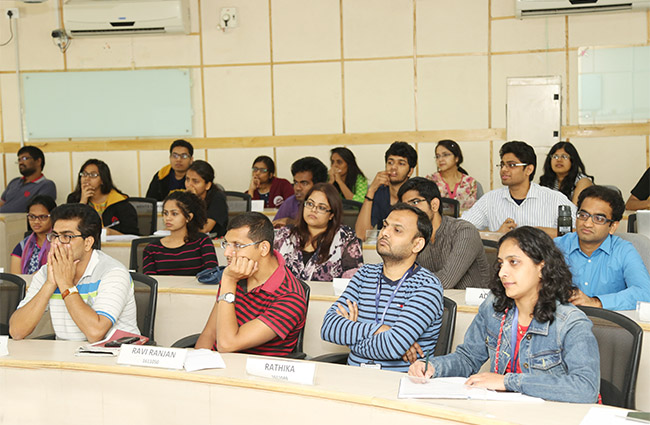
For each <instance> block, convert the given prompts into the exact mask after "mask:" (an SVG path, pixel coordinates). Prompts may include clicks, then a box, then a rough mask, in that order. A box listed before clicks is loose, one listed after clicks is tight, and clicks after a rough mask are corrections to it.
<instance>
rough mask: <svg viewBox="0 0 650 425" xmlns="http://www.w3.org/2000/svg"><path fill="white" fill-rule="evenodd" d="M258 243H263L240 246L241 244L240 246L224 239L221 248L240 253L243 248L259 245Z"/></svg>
mask: <svg viewBox="0 0 650 425" xmlns="http://www.w3.org/2000/svg"><path fill="white" fill-rule="evenodd" d="M258 243H262V241H257V242H251V243H247V244H244V245H240V244H238V243H236V242H234V243H230V242H228V241H227V240H225V239H224V240H222V241H221V248H223V249H228V247H230V248H232V249H234V250H235V251H239V250H240V249H242V248H246V247H247V246H253V245H257V244H258Z"/></svg>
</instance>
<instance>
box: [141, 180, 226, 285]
mask: <svg viewBox="0 0 650 425" xmlns="http://www.w3.org/2000/svg"><path fill="white" fill-rule="evenodd" d="M162 215H163V221H164V223H165V229H166V230H168V231H169V232H170V234H169V236H166V237H164V238H162V239H160V240H159V241H157V242H152V243H150V244H149V245H147V246H146V247H145V248H144V252H143V254H142V269H143V271H144V273H145V274H162V275H176V276H196V274H197V273H199V272H200V271H202V270H205V269H209V268H212V267H217V266H218V265H219V264H218V262H217V253H216V251H215V249H214V244H213V243H212V239H210V237H209V236H207V235H206V234H204V233H201V229H202V228H203V226H205V222H206V210H205V203H204V202H203V200H201V199H200V198H199V197H198V196H196V195H195V194H193V193H191V192H187V191H181V190H177V191H174V192H171V193H170V194H169V195H167V197H166V198H165V200H164V201H163V211H162Z"/></svg>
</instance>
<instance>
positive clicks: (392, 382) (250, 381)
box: [0, 340, 593, 425]
mask: <svg viewBox="0 0 650 425" xmlns="http://www.w3.org/2000/svg"><path fill="white" fill-rule="evenodd" d="M77 346H79V343H78V342H63V341H33V340H32V341H30V340H26V341H10V342H9V352H10V356H8V357H0V412H2V416H1V417H2V421H3V422H5V423H21V424H31V423H36V424H41V423H66V424H77V423H78V424H87V423H99V424H114V423H124V424H130V423H152V424H153V423H156V424H166V423H201V424H213V423H214V424H216V423H219V424H223V423H241V424H252V423H261V422H262V421H263V423H264V424H282V425H285V424H292V423H303V422H304V423H309V424H327V425H331V424H332V423H333V422H339V421H340V422H344V423H358V421H363V422H365V423H372V424H373V425H383V424H390V425H393V424H395V423H405V424H413V425H418V424H450V423H467V424H488V425H497V424H513V423H519V424H532V425H536V424H544V425H546V424H548V423H562V424H579V423H580V421H581V420H582V418H583V417H584V415H585V414H586V413H587V411H588V410H589V408H590V407H592V406H593V405H579V404H567V403H552V402H544V403H517V404H511V403H507V402H486V401H467V400H401V399H397V391H398V382H399V379H400V378H401V376H403V375H402V374H400V373H396V372H387V371H381V370H372V369H362V368H352V367H348V366H340V365H331V364H324V363H319V364H317V366H316V376H315V384H314V385H298V384H289V383H285V382H281V381H274V380H270V379H263V378H257V377H253V376H249V375H247V374H246V372H245V363H246V357H247V356H246V355H244V354H225V355H223V358H224V360H225V363H226V366H227V368H226V369H213V370H204V371H198V372H192V373H187V372H184V371H172V370H164V369H153V368H142V367H131V366H120V365H117V363H116V358H114V357H111V358H106V357H75V356H74V355H73V352H74V350H75V349H76V347H77ZM325 412H327V413H329V414H323V413H325Z"/></svg>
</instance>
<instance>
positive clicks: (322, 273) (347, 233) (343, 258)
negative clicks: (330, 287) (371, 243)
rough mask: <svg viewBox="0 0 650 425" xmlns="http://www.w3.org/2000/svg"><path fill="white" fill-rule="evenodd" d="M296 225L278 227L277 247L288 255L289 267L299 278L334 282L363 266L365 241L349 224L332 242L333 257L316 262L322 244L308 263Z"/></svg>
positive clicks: (350, 275) (330, 253)
mask: <svg viewBox="0 0 650 425" xmlns="http://www.w3.org/2000/svg"><path fill="white" fill-rule="evenodd" d="M291 229H293V226H286V227H283V228H281V229H280V230H278V233H277V234H276V235H275V243H274V245H275V249H276V250H277V251H278V252H279V253H280V254H281V255H282V257H284V260H285V261H286V264H287V267H288V268H289V270H291V272H292V273H293V274H294V275H295V276H296V277H297V278H299V279H303V280H315V281H321V282H331V281H332V280H334V278H335V277H344V278H348V277H352V275H354V273H356V271H357V270H358V269H359V268H360V267H361V266H362V265H363V250H362V248H361V241H360V240H359V238H357V236H356V234H355V233H354V231H352V229H350V228H349V227H348V226H345V225H343V226H341V227H339V231H338V232H337V233H336V235H334V239H333V240H332V244H331V245H330V251H329V257H328V258H327V259H326V260H325V262H323V263H320V264H318V263H316V260H317V258H318V253H319V250H320V247H319V248H317V249H316V251H314V254H313V255H312V256H311V258H310V259H309V260H308V261H307V263H306V264H305V263H304V262H303V254H302V251H301V250H300V241H299V240H298V237H297V235H292V234H291Z"/></svg>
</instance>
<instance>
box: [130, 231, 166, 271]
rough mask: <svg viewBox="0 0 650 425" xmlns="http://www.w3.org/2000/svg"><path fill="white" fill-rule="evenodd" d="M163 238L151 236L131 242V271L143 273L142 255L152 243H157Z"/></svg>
mask: <svg viewBox="0 0 650 425" xmlns="http://www.w3.org/2000/svg"><path fill="white" fill-rule="evenodd" d="M160 239H162V236H149V237H146V238H138V239H133V240H132V241H131V254H130V258H129V270H133V271H134V272H137V273H143V270H142V253H143V251H144V248H145V247H146V246H147V245H149V244H150V243H151V242H157V241H159V240H160Z"/></svg>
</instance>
